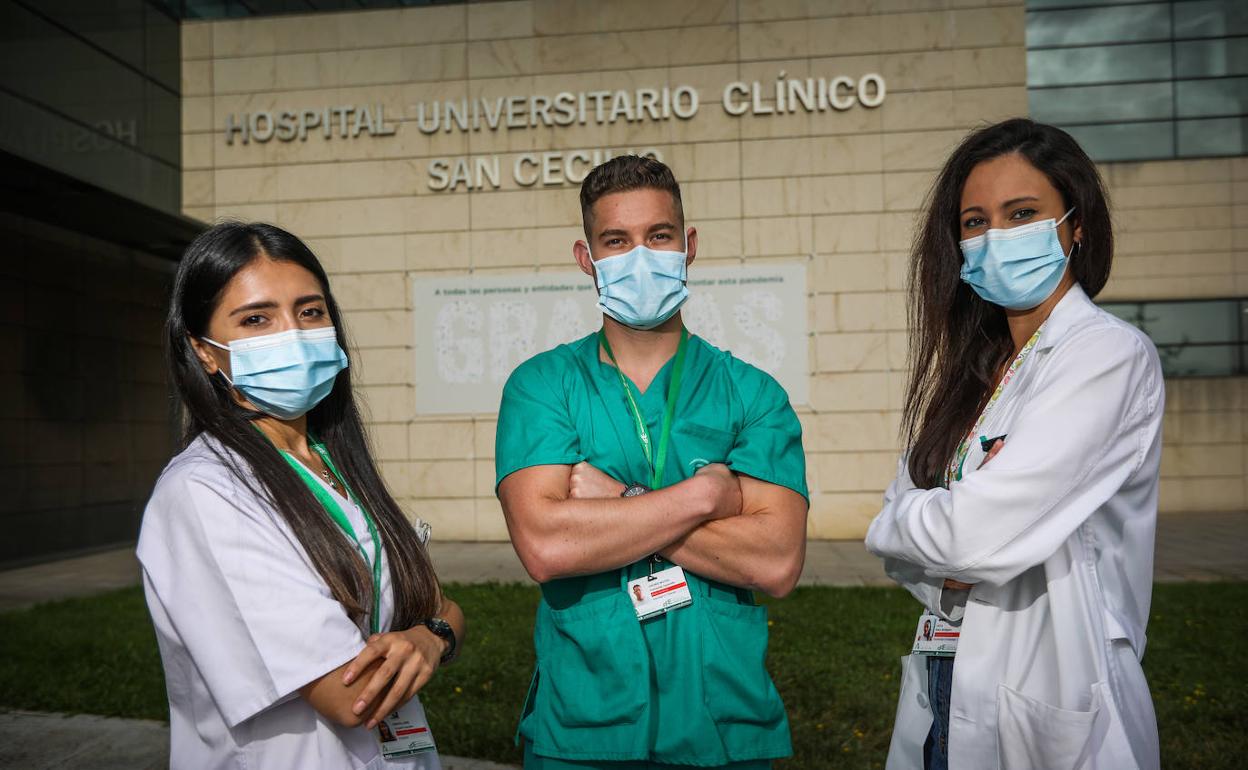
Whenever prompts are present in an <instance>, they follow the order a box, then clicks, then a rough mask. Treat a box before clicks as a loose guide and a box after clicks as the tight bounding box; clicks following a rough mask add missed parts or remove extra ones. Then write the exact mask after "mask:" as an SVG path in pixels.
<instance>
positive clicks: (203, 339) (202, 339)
mask: <svg viewBox="0 0 1248 770" xmlns="http://www.w3.org/2000/svg"><path fill="white" fill-rule="evenodd" d="M199 340H200V342H207V343H208V344H209V345H212V346H213V347H216V348H221V349H222V350H224V351H226V352H230V346H229V345H222V344H221V343H220V342H217V341H215V340H211V339H209V338H207V337H200V338H199ZM217 374H219V375H221V376H222V377H223V378H225V381H226V382H228V383H230V387H231V388H232V387H234V380H231V379H230V375H228V374H226V373H225V370H224V369H222V368H221V367H219V366H218V367H217Z"/></svg>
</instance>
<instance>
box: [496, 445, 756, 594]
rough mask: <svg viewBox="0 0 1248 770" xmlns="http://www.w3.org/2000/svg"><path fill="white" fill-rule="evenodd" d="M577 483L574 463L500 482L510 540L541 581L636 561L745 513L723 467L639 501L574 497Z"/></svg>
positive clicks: (541, 467) (533, 469)
mask: <svg viewBox="0 0 1248 770" xmlns="http://www.w3.org/2000/svg"><path fill="white" fill-rule="evenodd" d="M576 467H577V468H578V469H581V468H583V467H588V466H584V464H582V465H581V466H576ZM572 480H573V466H569V465H538V466H533V467H530V468H523V469H521V470H518V471H515V472H514V473H512V474H510V475H508V476H507V477H506V478H504V479H503V480H502V482H501V483H500V484H499V485H498V498H499V501H500V502H501V503H502V506H503V515H504V517H505V518H506V520H507V529H508V530H509V532H510V533H511V542H512V544H513V545H514V546H515V548H516V553H517V554H518V555H519V556H520V561H521V563H522V564H524V568H525V570H527V571H528V573H529V575H531V576H532V577H533V579H534V580H536V581H537V582H539V583H545V582H547V581H550V580H554V579H556V578H561V577H571V576H573V575H589V574H594V573H597V572H604V571H606V570H612V569H618V568H620V567H623V566H625V565H628V564H632V563H633V562H636V561H638V560H640V559H643V558H645V557H646V556H648V555H650V554H652V553H656V552H658V551H659V550H660V549H662V548H664V547H666V546H668V545H669V544H671V543H672V542H673V541H675V540H676V539H678V538H680V537H682V536H684V535H685V534H687V533H688V532H689V531H690V530H692V529H693V528H694V527H696V526H698V525H699V524H702V523H703V522H705V521H708V520H712V519H716V518H721V517H725V516H735V515H737V514H738V513H739V512H740V510H741V492H740V489H739V487H738V485H737V483H736V481H735V480H734V479H733V478H732V474H731V473H730V472H729V471H728V470H727V468H725V467H724V466H722V465H719V466H707V467H706V468H703V469H702V470H701V471H699V472H698V473H697V474H695V475H694V476H693V477H691V478H688V479H686V480H685V481H682V482H681V483H679V484H675V485H673V486H670V487H667V488H664V489H660V490H655V491H653V492H650V493H649V494H645V495H641V496H639V497H629V498H623V497H619V496H618V495H613V496H611V497H601V498H596V499H583V498H576V497H573V495H572Z"/></svg>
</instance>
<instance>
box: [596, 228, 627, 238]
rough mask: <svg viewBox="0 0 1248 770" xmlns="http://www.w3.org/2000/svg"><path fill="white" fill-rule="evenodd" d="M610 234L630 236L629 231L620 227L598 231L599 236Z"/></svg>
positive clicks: (604, 236)
mask: <svg viewBox="0 0 1248 770" xmlns="http://www.w3.org/2000/svg"><path fill="white" fill-rule="evenodd" d="M609 235H614V236H624V237H628V233H627V232H625V231H623V230H620V229H611V230H603V231H602V232H600V233H598V237H599V238H606V237H607V236H609Z"/></svg>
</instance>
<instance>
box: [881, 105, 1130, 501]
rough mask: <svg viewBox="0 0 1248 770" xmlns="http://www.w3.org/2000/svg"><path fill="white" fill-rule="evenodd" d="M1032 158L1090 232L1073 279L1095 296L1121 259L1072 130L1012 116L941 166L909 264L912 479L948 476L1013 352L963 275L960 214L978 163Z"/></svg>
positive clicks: (907, 433)
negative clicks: (1015, 156) (1115, 261)
mask: <svg viewBox="0 0 1248 770" xmlns="http://www.w3.org/2000/svg"><path fill="white" fill-rule="evenodd" d="M1011 153H1018V154H1019V155H1021V156H1023V157H1024V158H1026V159H1027V160H1028V161H1029V162H1030V163H1031V164H1032V165H1033V166H1035V167H1036V168H1037V169H1038V170H1040V172H1041V173H1043V174H1044V175H1045V176H1046V177H1048V179H1049V182H1050V183H1051V184H1052V185H1053V187H1055V188H1056V189H1057V191H1058V193H1060V194H1061V196H1062V200H1063V202H1064V205H1063V208H1064V209H1069V208H1070V207H1072V206H1073V207H1074V209H1075V210H1074V213H1072V214H1071V220H1072V225H1082V226H1083V238H1082V240H1081V241H1080V242H1079V247H1078V251H1077V252H1076V253H1075V255H1073V257H1072V258H1071V260H1070V269H1071V272H1072V273H1073V275H1074V277H1075V280H1077V281H1078V282H1079V285H1080V286H1082V287H1083V290H1084V291H1085V292H1087V294H1088V296H1089V297H1095V296H1096V295H1097V294H1098V293H1099V292H1100V291H1101V289H1102V288H1104V286H1105V281H1106V280H1108V279H1109V268H1110V263H1111V262H1112V261H1113V256H1114V236H1113V231H1112V228H1111V226H1110V218H1109V201H1108V198H1107V196H1106V194H1105V187H1104V184H1103V183H1102V182H1101V177H1100V174H1098V173H1097V170H1096V166H1095V165H1094V164H1093V163H1092V161H1091V160H1090V159H1089V158H1088V156H1087V154H1085V153H1084V151H1083V149H1082V148H1081V147H1080V146H1079V143H1078V142H1076V141H1075V140H1074V139H1073V138H1072V137H1071V136H1070V134H1067V133H1066V132H1065V131H1062V130H1061V129H1059V128H1054V127H1053V126H1048V125H1045V124H1043V123H1036V122H1034V121H1031V120H1027V119H1026V118H1015V119H1012V120H1007V121H1004V122H1002V123H997V124H995V125H992V126H988V127H987V128H982V129H980V130H978V131H975V132H974V133H972V134H971V135H970V136H968V137H966V139H964V140H963V141H962V144H960V145H958V148H957V149H956V150H954V151H953V155H951V156H950V157H949V160H948V161H947V162H946V163H945V167H944V168H943V169H941V172H940V175H939V176H937V178H936V181H935V183H934V184H933V185H932V189H931V192H929V193H928V197H927V201H926V204H925V208H926V215H925V219H924V222H923V227H922V228H921V229H920V230H919V232H918V233H917V235H916V236H915V241H914V247H913V253H912V259H911V263H910V288H909V291H910V303H909V304H910V310H909V316H910V318H909V320H910V382H909V386H908V387H907V389H906V404H905V409H904V411H903V413H902V433H903V436H904V438H905V439H906V442H907V444H908V446H909V447H910V459H909V469H910V477H911V479H912V480H913V481H914V483H915V484H916V485H917V486H919V487H921V488H926V489H930V488H932V487H936V486H940V485H941V484H942V483H943V481H944V472H945V468H947V467H948V465H949V462H950V460H951V459H952V457H953V455H954V452H956V451H957V446H958V443H959V442H960V441H961V440H962V439H963V438H964V437H965V435H966V432H967V431H969V430H970V429H971V426H972V425H973V424H974V421H975V418H976V417H977V416H978V414H979V411H980V410H981V409H982V408H983V406H984V401H985V400H986V399H987V397H988V394H989V391H990V389H991V388H993V387H995V385H996V381H995V380H996V376H997V374H998V373H999V370H1000V369H1001V367H1002V366H1003V365H1004V364H1005V362H1006V359H1008V358H1009V357H1010V355H1011V354H1012V353H1013V351H1014V343H1013V341H1012V340H1011V338H1010V330H1009V326H1008V325H1007V323H1006V317H1005V311H1004V310H1002V309H1001V308H1000V307H998V306H997V305H993V304H991V303H989V302H986V301H985V300H983V299H982V298H980V296H979V295H978V294H976V293H975V292H974V291H973V290H972V289H971V287H970V286H968V285H967V284H965V283H963V281H962V280H961V268H962V253H961V251H960V250H959V248H958V239H959V237H960V232H961V231H960V226H959V221H958V219H959V211H960V209H961V201H962V188H963V186H964V185H965V184H966V179H967V177H968V176H969V175H970V173H971V169H973V168H975V166H977V165H978V164H980V163H983V162H984V161H987V160H992V159H993V158H997V157H1000V156H1002V155H1008V154H1011Z"/></svg>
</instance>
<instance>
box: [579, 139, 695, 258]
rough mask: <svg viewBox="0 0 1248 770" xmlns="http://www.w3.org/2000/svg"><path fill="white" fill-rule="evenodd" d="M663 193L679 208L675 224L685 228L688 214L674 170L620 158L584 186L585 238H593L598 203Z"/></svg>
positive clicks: (593, 174)
mask: <svg viewBox="0 0 1248 770" xmlns="http://www.w3.org/2000/svg"><path fill="white" fill-rule="evenodd" d="M646 189H649V190H663V191H665V192H669V193H671V195H672V201H673V202H674V203H675V204H676V217H677V220H678V221H677V222H676V224H677V225H678V226H680V227H682V228H683V227H684V224H685V210H684V207H683V206H682V205H681V202H680V185H679V184H677V183H676V177H675V176H673V175H672V170H671V169H670V168H668V167H667V165H666V164H664V163H663V162H662V161H658V160H655V159H654V158H651V157H648V156H644V155H621V156H619V157H616V158H612V159H611V160H609V161H607V162H605V163H603V164H602V165H600V166H597V167H596V168H594V170H593V171H591V172H589V176H587V177H585V181H584V182H581V221H582V223H583V224H584V226H585V237H586V238H592V237H593V234H592V227H593V208H594V204H595V203H597V202H598V199H599V198H601V197H603V196H604V195H610V194H611V193H618V192H627V191H629V190H646Z"/></svg>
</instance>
